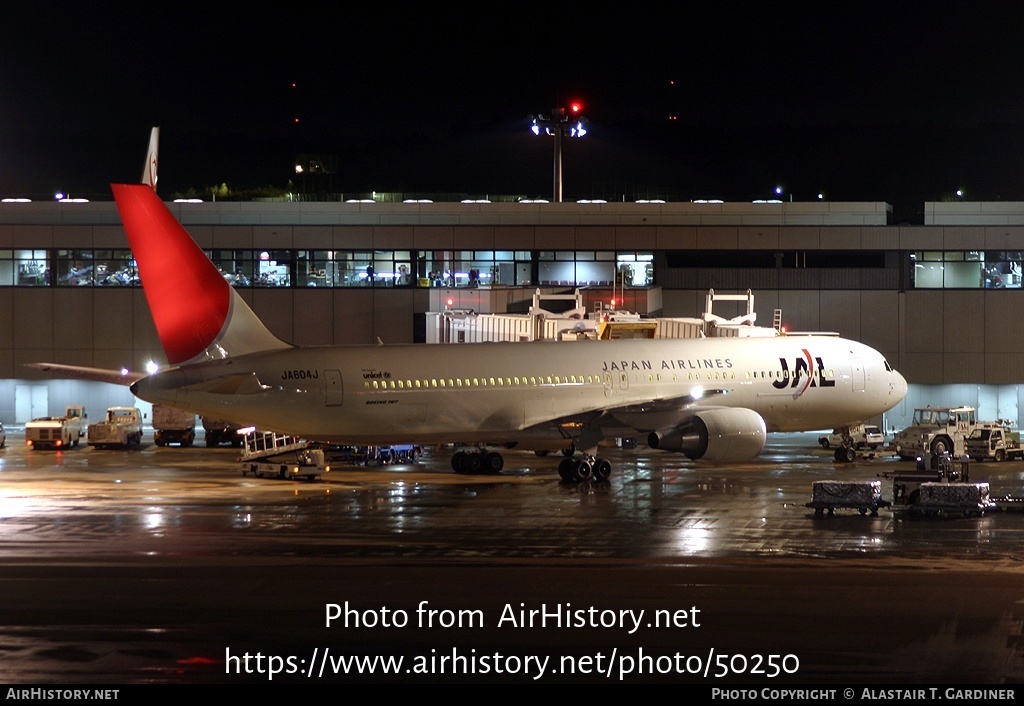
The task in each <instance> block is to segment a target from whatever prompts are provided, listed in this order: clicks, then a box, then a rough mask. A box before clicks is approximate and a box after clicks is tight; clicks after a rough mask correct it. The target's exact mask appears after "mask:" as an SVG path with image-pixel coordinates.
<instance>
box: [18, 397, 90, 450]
mask: <svg viewBox="0 0 1024 706" xmlns="http://www.w3.org/2000/svg"><path fill="white" fill-rule="evenodd" d="M86 416H87V415H86V413H85V407H83V406H82V405H80V404H69V405H68V406H67V408H66V409H65V410H64V416H62V417H39V418H38V419H33V420H32V421H31V422H26V423H25V445H26V446H29V447H31V448H33V449H66V448H68V447H70V446H78V442H79V441H80V440H81V439H82V437H83V436H85V419H86Z"/></svg>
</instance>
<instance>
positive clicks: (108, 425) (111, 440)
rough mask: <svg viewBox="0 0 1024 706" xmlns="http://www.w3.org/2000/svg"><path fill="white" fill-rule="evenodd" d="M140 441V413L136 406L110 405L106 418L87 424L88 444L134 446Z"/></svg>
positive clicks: (107, 446) (105, 446)
mask: <svg viewBox="0 0 1024 706" xmlns="http://www.w3.org/2000/svg"><path fill="white" fill-rule="evenodd" d="M140 443H142V413H141V412H140V411H139V408H138V407H111V408H110V409H108V410H107V418H106V419H105V420H104V421H102V422H97V423H96V424H90V425H89V446H95V447H96V448H100V449H105V448H121V449H124V448H134V447H136V446H138V445H139V444H140Z"/></svg>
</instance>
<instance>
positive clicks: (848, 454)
mask: <svg viewBox="0 0 1024 706" xmlns="http://www.w3.org/2000/svg"><path fill="white" fill-rule="evenodd" d="M842 454H843V458H842V460H843V461H845V462H846V463H853V462H854V461H856V460H857V452H856V451H854V450H853V449H851V448H850V447H846V448H845V449H842Z"/></svg>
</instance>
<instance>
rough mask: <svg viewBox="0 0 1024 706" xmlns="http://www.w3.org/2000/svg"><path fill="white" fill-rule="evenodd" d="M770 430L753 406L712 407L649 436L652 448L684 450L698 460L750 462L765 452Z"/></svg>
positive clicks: (649, 444) (690, 456) (688, 456)
mask: <svg viewBox="0 0 1024 706" xmlns="http://www.w3.org/2000/svg"><path fill="white" fill-rule="evenodd" d="M767 436H768V432H767V430H766V429H765V425H764V419H762V418H761V415H759V414H758V413H757V412H754V411H753V410H749V409H724V408H723V409H709V410H706V411H704V412H700V413H699V414H696V415H694V416H693V417H692V418H690V419H688V420H687V421H686V422H685V423H683V424H680V425H679V426H677V427H673V428H672V429H665V430H663V431H653V432H651V433H650V435H648V437H647V445H648V446H650V447H651V448H652V449H663V450H665V451H682V452H683V453H684V454H686V456H687V458H690V459H692V460H694V461H696V460H697V459H703V460H705V461H711V462H712V463H731V462H736V461H749V460H750V459H752V458H754V457H755V456H757V455H758V454H759V453H761V450H762V449H763V448H764V443H765V440H766V439H767Z"/></svg>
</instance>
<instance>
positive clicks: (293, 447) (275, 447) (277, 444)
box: [239, 427, 331, 480]
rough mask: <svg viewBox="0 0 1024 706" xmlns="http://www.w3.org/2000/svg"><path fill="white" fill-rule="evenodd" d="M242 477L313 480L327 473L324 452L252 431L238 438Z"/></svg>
mask: <svg viewBox="0 0 1024 706" xmlns="http://www.w3.org/2000/svg"><path fill="white" fill-rule="evenodd" d="M240 436H241V438H242V439H243V440H244V443H243V446H242V456H241V458H240V459H239V460H240V461H241V462H242V475H243V476H247V475H249V474H250V473H251V474H252V475H254V476H256V477H257V478H305V479H306V480H316V479H317V478H319V477H320V476H322V475H323V474H324V473H330V472H331V467H330V465H328V464H327V460H326V455H325V454H324V450H323V449H322V448H320V447H319V446H316V445H313V444H310V443H309V442H308V441H306V440H304V439H300V438H298V437H295V436H288V435H286V434H275V433H274V432H264V431H258V430H256V429H253V428H251V427H250V428H248V429H246V430H245V434H244V435H240Z"/></svg>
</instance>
